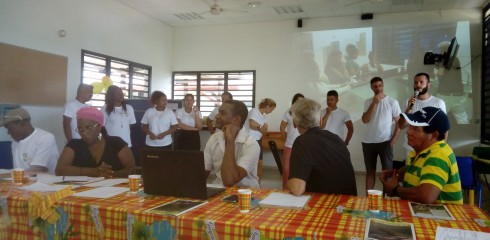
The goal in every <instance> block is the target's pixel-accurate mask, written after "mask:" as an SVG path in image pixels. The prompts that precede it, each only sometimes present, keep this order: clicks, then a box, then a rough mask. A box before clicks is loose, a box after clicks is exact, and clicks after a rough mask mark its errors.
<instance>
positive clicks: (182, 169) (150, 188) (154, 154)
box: [140, 148, 225, 200]
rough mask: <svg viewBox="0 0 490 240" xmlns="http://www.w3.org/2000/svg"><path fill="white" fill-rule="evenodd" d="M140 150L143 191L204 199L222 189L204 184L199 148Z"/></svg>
mask: <svg viewBox="0 0 490 240" xmlns="http://www.w3.org/2000/svg"><path fill="white" fill-rule="evenodd" d="M140 153H141V167H142V178H143V189H144V192H145V193H147V194H151V195H163V196H173V197H182V198H194V199H203V200H205V199H208V198H209V197H212V196H214V195H217V194H219V193H221V192H223V191H224V190H225V189H224V188H211V187H206V172H205V169H204V153H203V152H201V151H186V150H163V149H156V148H141V149H140Z"/></svg>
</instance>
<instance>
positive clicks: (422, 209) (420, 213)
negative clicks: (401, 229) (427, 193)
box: [408, 202, 454, 220]
mask: <svg viewBox="0 0 490 240" xmlns="http://www.w3.org/2000/svg"><path fill="white" fill-rule="evenodd" d="M408 206H410V212H411V213H412V216H414V217H422V218H432V219H441V220H454V217H453V215H452V214H451V212H449V210H448V209H447V207H446V206H445V205H444V204H424V203H416V202H408Z"/></svg>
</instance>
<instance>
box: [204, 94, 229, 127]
mask: <svg viewBox="0 0 490 240" xmlns="http://www.w3.org/2000/svg"><path fill="white" fill-rule="evenodd" d="M230 100H233V95H231V93H230V92H224V93H222V94H221V104H222V105H223V103H224V102H226V101H230ZM218 110H219V107H215V108H214V109H213V111H212V112H211V113H210V114H209V116H208V117H207V118H206V126H208V130H209V132H210V133H211V134H213V133H215V132H216V131H219V128H217V127H213V121H215V120H216V114H218Z"/></svg>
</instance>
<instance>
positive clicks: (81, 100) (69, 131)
mask: <svg viewBox="0 0 490 240" xmlns="http://www.w3.org/2000/svg"><path fill="white" fill-rule="evenodd" d="M93 89H94V87H93V86H92V85H88V84H83V83H81V84H80V85H78V89H77V96H76V97H75V99H73V100H71V101H68V102H67V103H66V104H65V108H64V110H63V132H64V133H65V137H66V141H70V140H71V139H73V138H74V139H80V134H78V132H77V131H76V129H77V119H76V118H75V117H76V114H77V111H78V109H80V108H83V107H87V106H88V105H87V104H86V102H88V101H90V99H92V94H93Z"/></svg>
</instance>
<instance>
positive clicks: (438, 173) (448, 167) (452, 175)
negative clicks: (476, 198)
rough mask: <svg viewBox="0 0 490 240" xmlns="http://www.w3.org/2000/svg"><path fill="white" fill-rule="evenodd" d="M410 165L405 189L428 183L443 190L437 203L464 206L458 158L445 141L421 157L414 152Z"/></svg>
mask: <svg viewBox="0 0 490 240" xmlns="http://www.w3.org/2000/svg"><path fill="white" fill-rule="evenodd" d="M408 164H409V165H407V171H406V173H405V177H404V179H403V187H416V186H420V185H421V184H423V183H428V184H431V185H434V186H436V187H437V188H439V189H440V190H441V192H440V193H439V196H438V197H437V202H439V203H453V204H463V193H462V191H461V181H460V178H459V172H458V164H457V162H456V156H455V155H454V152H453V150H452V149H451V147H449V145H447V143H446V142H444V140H442V141H438V142H435V143H434V144H432V145H431V146H430V147H428V148H427V149H425V150H424V151H422V152H421V153H420V154H419V155H416V153H415V151H412V152H411V153H410V162H409V163H408Z"/></svg>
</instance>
